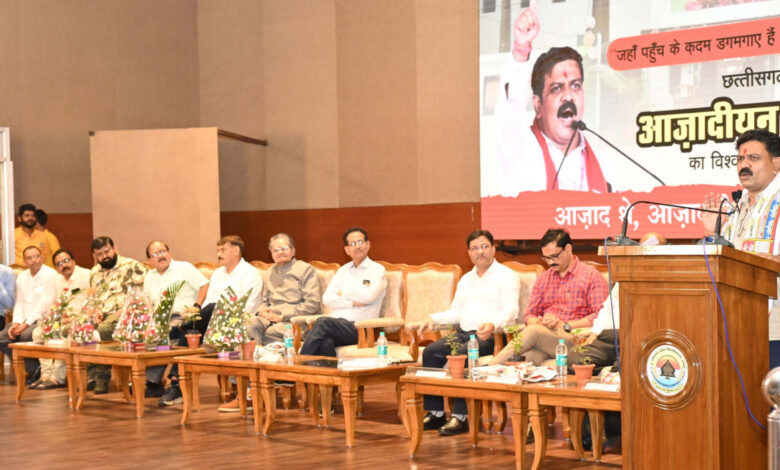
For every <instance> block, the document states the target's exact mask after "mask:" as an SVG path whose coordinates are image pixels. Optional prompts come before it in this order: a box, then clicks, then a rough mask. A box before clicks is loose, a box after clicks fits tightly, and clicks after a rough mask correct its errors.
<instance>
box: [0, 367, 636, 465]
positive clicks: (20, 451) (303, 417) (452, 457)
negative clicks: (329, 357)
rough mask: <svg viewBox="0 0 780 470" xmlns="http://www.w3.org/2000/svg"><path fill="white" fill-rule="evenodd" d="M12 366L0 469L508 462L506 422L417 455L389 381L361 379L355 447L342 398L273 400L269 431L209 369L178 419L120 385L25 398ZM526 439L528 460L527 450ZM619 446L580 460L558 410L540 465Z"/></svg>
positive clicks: (431, 437) (4, 386) (606, 461)
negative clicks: (323, 414) (243, 412)
mask: <svg viewBox="0 0 780 470" xmlns="http://www.w3.org/2000/svg"><path fill="white" fill-rule="evenodd" d="M9 373H10V370H9V367H8V364H6V379H5V381H4V382H2V383H0V423H3V426H2V427H0V442H2V448H3V457H2V462H3V463H2V467H3V468H4V469H38V468H41V469H43V468H47V469H48V468H58V469H82V468H103V469H131V468H133V469H134V468H138V467H139V466H141V467H150V466H153V468H158V469H168V468H183V467H185V466H189V465H193V466H194V467H193V468H215V467H217V466H221V465H229V466H230V467H231V468H237V467H240V466H244V467H246V468H260V467H261V466H266V465H272V466H273V467H270V468H281V469H285V468H294V467H296V468H314V469H329V468H340V469H371V470H378V469H383V468H409V469H427V468H488V467H491V466H498V467H500V468H512V466H513V464H514V455H513V448H512V432H511V422H510V424H509V425H508V427H507V429H506V432H505V433H504V434H503V435H499V434H492V435H489V434H485V433H481V434H480V441H479V446H478V447H477V448H471V445H470V443H469V437H468V434H463V435H459V436H454V437H440V436H438V434H437V433H436V432H435V431H426V433H425V435H424V436H423V441H422V445H421V446H420V450H419V451H418V453H417V454H416V456H415V458H414V459H410V458H409V456H408V453H409V452H408V451H409V440H408V439H406V438H405V437H404V432H403V426H402V425H401V424H400V423H399V422H398V420H397V417H396V409H395V391H394V388H393V386H392V385H390V384H382V385H375V386H372V387H367V388H366V392H365V400H366V405H365V409H364V413H363V416H362V417H359V418H358V422H357V426H356V435H355V447H354V448H353V449H347V448H346V447H345V442H344V420H343V415H342V414H341V410H340V407H339V408H338V409H337V412H336V414H335V415H334V416H333V417H332V418H331V426H330V428H328V429H322V428H316V427H315V426H313V425H312V421H311V417H310V416H309V415H308V414H307V413H303V412H302V411H301V410H299V409H297V408H294V409H290V410H284V409H282V408H281V403H280V402H279V410H278V414H277V419H276V421H275V422H274V427H273V429H272V434H271V435H270V436H256V435H255V433H254V431H253V427H252V421H251V418H249V419H242V418H240V417H239V416H238V414H237V413H219V412H217V406H218V397H217V391H218V389H217V384H216V379H215V377H214V376H208V375H205V376H203V377H202V379H201V400H202V403H203V410H202V411H200V412H196V413H193V414H192V416H191V418H190V424H188V425H187V426H185V427H182V426H180V425H179V419H180V418H181V405H178V406H173V407H167V408H158V407H157V406H156V401H157V399H151V398H150V399H147V408H146V412H145V415H144V418H143V419H141V420H138V419H136V418H135V408H134V404H133V403H127V402H125V401H124V399H123V398H122V394H121V392H112V393H109V394H108V395H102V396H95V395H93V394H92V392H88V394H87V401H86V402H85V404H84V407H83V409H82V411H80V412H73V413H71V411H70V410H68V407H67V391H66V389H64V388H62V389H56V390H47V391H37V390H27V391H25V394H24V398H23V400H22V402H21V403H16V402H15V401H14V395H15V390H16V387H15V386H14V385H11V383H10V379H9ZM532 447H533V446H529V447H528V450H529V457H530V458H529V462H530V461H532V460H533V456H532ZM620 462H621V456H620V455H605V456H604V458H603V460H602V462H601V464H596V463H595V462H593V461H584V462H583V461H580V460H579V459H578V458H577V457H576V455H575V453H574V451H573V450H572V449H571V446H570V444H569V443H568V442H564V441H563V440H562V437H561V426H560V418H559V419H558V421H557V422H556V423H555V426H554V428H553V431H552V435H551V440H550V441H549V444H548V448H547V455H546V457H545V459H544V461H543V463H542V468H543V469H570V468H576V469H602V470H603V469H609V468H620Z"/></svg>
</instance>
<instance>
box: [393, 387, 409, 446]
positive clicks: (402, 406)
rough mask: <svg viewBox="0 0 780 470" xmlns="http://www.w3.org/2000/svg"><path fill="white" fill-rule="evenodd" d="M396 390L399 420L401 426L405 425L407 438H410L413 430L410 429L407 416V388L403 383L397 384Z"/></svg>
mask: <svg viewBox="0 0 780 470" xmlns="http://www.w3.org/2000/svg"><path fill="white" fill-rule="evenodd" d="M395 390H396V397H397V399H398V419H400V420H401V424H403V425H404V432H405V433H406V437H409V436H411V430H410V429H409V418H408V416H407V414H406V387H404V386H403V384H401V382H396V383H395Z"/></svg>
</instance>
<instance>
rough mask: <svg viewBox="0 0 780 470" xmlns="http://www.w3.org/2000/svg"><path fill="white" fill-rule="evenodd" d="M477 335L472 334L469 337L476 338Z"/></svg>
mask: <svg viewBox="0 0 780 470" xmlns="http://www.w3.org/2000/svg"><path fill="white" fill-rule="evenodd" d="M476 337H477V335H471V336H470V337H469V339H475V338H476Z"/></svg>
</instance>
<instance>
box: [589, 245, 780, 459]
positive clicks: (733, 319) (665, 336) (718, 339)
mask: <svg viewBox="0 0 780 470" xmlns="http://www.w3.org/2000/svg"><path fill="white" fill-rule="evenodd" d="M704 249H705V248H704V247H702V246H695V245H694V246H679V245H678V246H656V247H636V246H632V247H629V246H610V247H608V248H607V254H608V255H609V262H610V265H611V270H612V281H613V282H615V281H617V282H620V296H619V297H620V300H619V301H620V359H621V366H622V374H621V375H622V399H623V403H622V412H623V414H622V426H623V468H627V469H640V470H645V469H665V468H668V469H686V470H690V469H707V470H714V469H724V470H736V469H753V468H766V467H767V434H766V432H765V431H764V430H763V429H761V428H760V427H759V426H757V425H756V424H755V423H754V422H753V421H752V420H751V419H750V416H749V415H748V412H747V409H746V408H745V404H744V400H743V397H742V391H741V385H740V381H739V377H738V376H737V372H736V370H735V369H734V367H733V366H732V364H731V359H730V357H729V352H728V347H727V344H726V331H725V329H724V323H723V315H722V313H721V311H720V308H719V306H718V298H717V296H716V291H715V289H714V288H713V285H712V282H711V280H710V275H709V273H708V271H707V264H706V261H705V256H704ZM706 250H707V256H708V257H709V265H710V268H711V269H712V275H713V277H714V279H715V282H716V284H717V286H718V290H719V291H720V298H721V300H722V301H723V307H724V309H725V313H726V319H727V322H728V336H729V339H730V342H731V350H732V351H733V353H734V358H735V360H736V363H737V365H738V366H739V369H740V371H741V373H742V378H743V379H744V382H745V390H746V392H747V397H748V401H749V403H750V407H751V409H752V410H753V413H754V414H755V417H756V419H758V421H759V422H760V423H762V424H763V425H766V417H767V414H768V412H769V405H768V404H767V403H766V402H765V401H764V399H763V397H762V395H761V381H762V379H763V377H764V376H765V375H766V373H767V372H768V371H769V341H768V326H769V325H768V305H769V304H768V297H774V296H775V295H776V292H777V273H778V272H780V263H775V262H773V261H770V260H767V259H764V258H761V257H759V256H755V255H752V254H749V253H746V252H742V251H738V250H735V249H732V248H728V247H720V246H707V247H706ZM602 251H603V249H602Z"/></svg>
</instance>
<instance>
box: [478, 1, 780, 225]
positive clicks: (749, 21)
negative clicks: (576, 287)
mask: <svg viewBox="0 0 780 470" xmlns="http://www.w3.org/2000/svg"><path fill="white" fill-rule="evenodd" d="M480 8H481V10H480V112H481V119H480V146H481V148H480V158H481V200H482V226H483V228H485V229H488V230H491V231H492V232H493V234H494V235H495V236H496V238H497V239H502V240H531V239H538V238H539V237H540V236H541V235H542V234H543V233H544V231H545V230H547V229H548V228H550V227H565V228H567V229H569V230H570V232H571V233H572V236H574V237H576V238H585V239H599V238H603V237H605V236H609V235H615V234H618V233H619V232H620V228H621V227H620V226H621V224H622V220H623V217H624V214H625V212H626V209H627V208H628V206H629V205H630V204H631V203H632V202H635V201H639V200H649V201H656V202H660V203H671V204H679V205H683V206H686V207H699V206H700V205H701V203H702V201H703V199H704V197H705V195H706V194H708V193H711V192H714V193H716V194H723V195H724V196H725V197H729V198H730V197H731V192H732V191H734V190H736V189H738V188H739V186H738V183H739V179H738V176H737V170H736V168H735V165H736V159H737V155H736V154H737V152H736V150H735V148H734V143H735V141H736V139H737V137H738V136H739V135H740V134H741V133H743V132H744V131H746V130H748V129H751V128H764V129H768V130H770V131H772V132H775V133H777V132H778V122H779V121H778V112H780V100H778V94H780V55H779V53H780V37H778V36H777V34H778V33H780V17H779V16H778V14H780V2H779V1H777V0H773V1H754V2H744V1H741V2H739V3H738V2H736V1H734V2H731V1H706V0H700V1H684V0H659V1H653V2H648V1H645V0H621V1H611V2H610V1H606V0H603V1H594V0H565V1H554V0H543V1H538V2H530V1H517V0H514V1H511V2H510V1H509V0H495V1H493V0H482V1H481V2H480ZM529 8H532V9H533V11H534V13H535V18H536V24H538V34H536V36H535V37H533V39H532V40H531V41H530V44H531V47H530V52H528V50H527V49H525V48H524V47H523V45H524V44H528V43H529V41H527V39H528V37H529V35H528V34H527V30H528V28H524V26H525V25H523V24H519V22H518V18H519V17H521V15H523V12H525V11H527V10H528V9H529ZM524 17H525V18H527V17H528V14H526V15H525V16H524ZM518 29H520V30H522V31H521V32H518ZM518 39H519V41H518ZM567 46H568V47H570V48H571V49H573V51H574V52H576V53H577V54H578V55H579V56H581V57H582V76H581V78H582V80H581V82H580V83H579V84H578V83H577V81H576V78H578V77H577V74H578V72H577V71H576V69H577V68H578V67H575V68H574V69H572V68H570V67H566V66H565V65H566V60H569V61H572V62H571V63H573V64H576V61H574V60H573V59H566V60H562V61H561V62H554V61H553V63H554V64H555V65H554V66H552V67H551V68H549V71H548V73H547V74H537V80H536V83H537V84H538V86H537V89H538V90H541V91H540V93H541V95H537V94H536V93H535V92H533V91H532V83H531V82H532V76H533V70H534V66H535V64H536V61H537V60H538V59H539V58H540V57H541V56H542V54H543V53H546V52H548V51H550V49H551V48H553V47H557V48H563V47H567ZM556 57H557V56H556ZM540 64H541V63H540ZM539 69H540V70H542V69H543V68H542V67H541V66H540V68H539ZM540 77H541V80H540V79H539V78H540ZM556 84H559V85H556ZM565 102H572V103H573V104H574V105H575V107H576V108H577V109H576V114H574V112H573V110H572V109H570V108H571V107H570V106H568V105H567V108H566V109H562V106H563V103H565ZM572 121H582V122H584V123H585V124H586V125H587V127H588V128H589V129H592V130H594V131H596V132H597V133H598V134H600V135H602V136H603V137H605V138H606V139H608V140H609V141H611V142H612V143H613V144H614V145H615V146H616V147H617V148H619V149H621V150H622V151H623V152H625V153H626V154H627V155H629V156H630V157H631V158H633V159H634V160H636V162H637V163H639V164H640V165H642V166H643V167H645V168H646V169H647V170H649V171H650V172H652V173H653V174H654V175H655V177H653V176H650V175H649V174H648V173H646V172H645V171H643V170H642V169H640V168H638V167H637V166H636V165H634V164H633V163H631V162H630V161H629V160H628V159H626V158H624V157H623V156H621V155H620V154H619V153H618V152H617V151H615V150H614V149H613V148H611V147H610V146H609V145H607V144H605V143H604V142H603V141H601V140H600V139H599V138H598V137H596V136H595V135H594V134H592V133H590V132H588V131H575V130H573V129H572V128H571V122H572ZM573 133H574V134H576V135H577V137H575V138H574V141H573V144H572V146H571V148H573V149H574V150H570V152H569V153H568V155H567V156H566V158H565V159H563V163H562V164H561V163H560V162H561V159H562V157H563V153H564V151H565V150H566V146H567V144H568V141H569V140H571V138H570V136H571V135H572V134H573ZM564 144H566V145H564ZM559 168H560V171H559V170H558V169H559ZM555 174H557V175H558V176H557V178H556V177H555V176H554V175H555ZM656 177H657V179H656ZM659 180H660V181H662V182H663V183H664V184H663V185H662V184H661V182H659ZM650 230H653V231H657V232H660V233H662V234H664V235H665V236H666V237H667V238H699V237H701V235H702V228H701V216H700V213H699V212H696V211H693V210H690V209H687V208H668V207H662V206H659V205H657V204H646V205H638V206H636V208H635V209H634V210H632V211H631V212H630V217H629V235H630V236H631V235H633V236H634V238H638V236H639V235H640V234H642V233H645V232H647V231H650Z"/></svg>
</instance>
